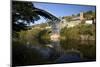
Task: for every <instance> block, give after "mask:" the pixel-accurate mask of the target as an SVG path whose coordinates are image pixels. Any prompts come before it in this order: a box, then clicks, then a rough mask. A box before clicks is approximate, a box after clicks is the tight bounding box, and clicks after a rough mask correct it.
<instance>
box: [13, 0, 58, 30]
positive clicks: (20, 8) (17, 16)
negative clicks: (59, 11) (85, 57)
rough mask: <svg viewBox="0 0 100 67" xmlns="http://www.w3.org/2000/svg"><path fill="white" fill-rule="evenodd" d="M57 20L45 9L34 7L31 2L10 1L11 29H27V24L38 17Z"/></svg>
mask: <svg viewBox="0 0 100 67" xmlns="http://www.w3.org/2000/svg"><path fill="white" fill-rule="evenodd" d="M40 16H42V17H44V18H45V19H50V20H55V19H56V20H59V19H58V18H57V17H55V16H53V15H52V14H50V13H48V12H47V11H45V10H42V9H39V8H36V7H35V6H34V4H33V3H32V2H23V1H12V29H13V31H20V30H27V29H28V26H27V25H28V24H30V23H34V21H37V20H39V19H40Z"/></svg>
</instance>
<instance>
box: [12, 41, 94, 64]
mask: <svg viewBox="0 0 100 67" xmlns="http://www.w3.org/2000/svg"><path fill="white" fill-rule="evenodd" d="M15 44H17V46H16V45H15ZM18 44H19V43H14V45H15V46H13V64H14V65H31V64H32V65H36V64H49V63H65V62H79V61H94V60H95V59H96V46H95V41H75V40H69V41H51V42H50V43H47V44H42V43H41V44H38V45H34V44H29V43H27V45H26V44H25V45H20V44H19V45H18Z"/></svg>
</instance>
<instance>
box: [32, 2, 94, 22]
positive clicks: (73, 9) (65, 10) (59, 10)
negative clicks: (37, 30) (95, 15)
mask: <svg viewBox="0 0 100 67" xmlns="http://www.w3.org/2000/svg"><path fill="white" fill-rule="evenodd" d="M33 4H34V5H35V7H37V8H40V9H43V10H46V11H48V12H49V13H51V14H53V15H54V16H56V17H63V16H70V15H72V14H78V13H80V12H86V11H89V10H92V11H95V9H96V8H95V6H89V5H73V4H55V3H37V2H36V3H33ZM44 21H45V20H44V19H43V18H42V17H41V20H39V21H37V23H41V22H44Z"/></svg>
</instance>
